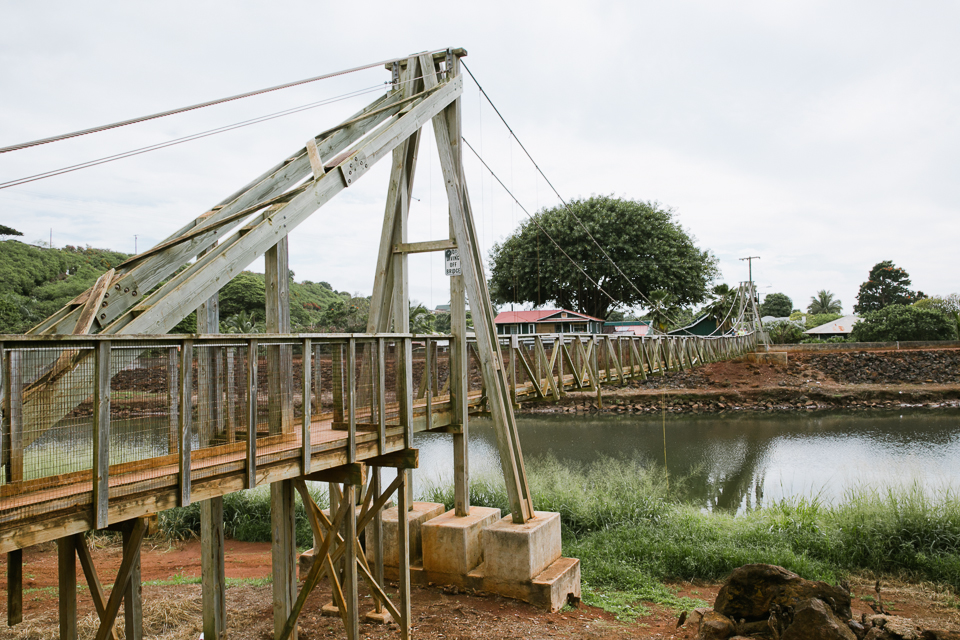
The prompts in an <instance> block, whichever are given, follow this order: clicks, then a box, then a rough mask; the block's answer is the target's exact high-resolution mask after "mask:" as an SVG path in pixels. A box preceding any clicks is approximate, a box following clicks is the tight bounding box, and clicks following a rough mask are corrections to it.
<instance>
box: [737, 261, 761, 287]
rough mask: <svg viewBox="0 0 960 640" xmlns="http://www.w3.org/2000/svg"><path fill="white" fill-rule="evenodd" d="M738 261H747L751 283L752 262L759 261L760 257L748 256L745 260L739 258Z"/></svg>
mask: <svg viewBox="0 0 960 640" xmlns="http://www.w3.org/2000/svg"><path fill="white" fill-rule="evenodd" d="M740 259H741V260H746V261H747V269H748V270H749V272H750V282H753V261H754V260H759V259H760V256H748V257H746V258H740Z"/></svg>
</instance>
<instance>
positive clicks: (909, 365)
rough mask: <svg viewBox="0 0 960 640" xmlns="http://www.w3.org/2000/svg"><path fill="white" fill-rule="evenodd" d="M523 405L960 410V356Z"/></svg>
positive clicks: (798, 363)
mask: <svg viewBox="0 0 960 640" xmlns="http://www.w3.org/2000/svg"><path fill="white" fill-rule="evenodd" d="M601 395H602V402H601V403H600V404H599V406H598V403H597V397H596V394H593V393H590V392H571V393H569V394H568V395H567V396H566V397H564V398H563V399H562V400H561V402H558V403H552V402H540V403H537V402H529V403H524V404H523V406H522V410H523V411H526V412H531V413H596V412H604V413H658V412H667V413H717V412H734V411H755V412H775V411H815V410H817V409H834V410H836V409H853V410H857V409H901V408H910V407H929V408H956V407H958V406H960V350H957V349H941V350H935V349H931V350H922V351H920V350H918V351H842V352H829V353H824V352H806V353H805V352H791V353H789V354H788V358H787V362H786V364H782V363H778V364H770V363H753V362H747V361H728V362H716V363H711V364H707V365H704V366H702V367H696V368H694V369H692V370H688V371H682V372H679V373H670V374H667V375H666V376H662V377H661V376H651V377H649V378H648V379H647V380H636V381H630V382H628V383H627V384H626V385H623V386H618V385H608V386H605V387H603V389H602V394H601Z"/></svg>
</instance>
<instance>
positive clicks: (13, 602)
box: [7, 549, 23, 627]
mask: <svg viewBox="0 0 960 640" xmlns="http://www.w3.org/2000/svg"><path fill="white" fill-rule="evenodd" d="M21 622H23V549H16V550H15V551H8V552H7V626H8V627H13V626H16V625H18V624H20V623H21Z"/></svg>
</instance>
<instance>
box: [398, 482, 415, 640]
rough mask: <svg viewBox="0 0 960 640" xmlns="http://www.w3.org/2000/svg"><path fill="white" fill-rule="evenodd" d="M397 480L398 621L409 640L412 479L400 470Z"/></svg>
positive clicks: (405, 637) (402, 632)
mask: <svg viewBox="0 0 960 640" xmlns="http://www.w3.org/2000/svg"><path fill="white" fill-rule="evenodd" d="M397 478H398V479H400V486H399V488H398V490H397V562H398V567H397V575H398V578H399V580H398V582H399V585H398V586H399V590H400V607H399V609H400V611H399V613H400V619H399V620H397V624H398V625H400V637H401V638H402V639H403V640H409V638H410V627H411V625H412V622H413V621H412V620H411V618H412V616H411V613H410V517H409V516H408V515H407V512H408V511H410V509H411V508H412V507H413V505H412V504H407V503H408V502H409V499H408V491H407V487H406V484H407V480H408V479H409V478H410V471H409V470H408V469H398V470H397Z"/></svg>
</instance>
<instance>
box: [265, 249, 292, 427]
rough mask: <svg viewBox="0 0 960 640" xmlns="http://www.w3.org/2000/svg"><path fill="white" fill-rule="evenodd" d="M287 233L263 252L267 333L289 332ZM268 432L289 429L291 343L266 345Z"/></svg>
mask: <svg viewBox="0 0 960 640" xmlns="http://www.w3.org/2000/svg"><path fill="white" fill-rule="evenodd" d="M288 247H289V244H288V241H287V237H286V236H284V237H283V238H281V239H280V240H278V241H277V243H276V244H275V245H273V247H271V248H270V249H268V250H267V252H266V253H265V254H264V271H265V273H264V278H265V284H266V307H267V322H266V325H267V333H290V268H289V264H290V257H289V249H288ZM267 385H268V388H269V394H268V397H267V403H268V405H269V410H268V416H269V417H268V420H269V425H270V435H277V434H280V433H293V432H294V427H293V345H291V344H283V345H272V346H270V347H268V348H267Z"/></svg>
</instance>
